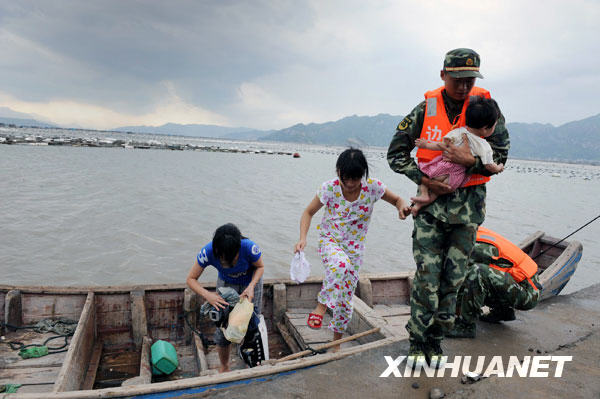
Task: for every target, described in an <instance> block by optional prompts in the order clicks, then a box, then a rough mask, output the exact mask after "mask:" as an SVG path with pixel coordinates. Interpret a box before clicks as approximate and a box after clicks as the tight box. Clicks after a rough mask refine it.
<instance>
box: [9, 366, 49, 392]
mask: <svg viewBox="0 0 600 399" xmlns="http://www.w3.org/2000/svg"><path fill="white" fill-rule="evenodd" d="M59 372H60V367H34V368H12V369H0V384H53V385H54V381H55V380H56V377H57V376H58V373H59ZM50 390H52V389H50Z"/></svg>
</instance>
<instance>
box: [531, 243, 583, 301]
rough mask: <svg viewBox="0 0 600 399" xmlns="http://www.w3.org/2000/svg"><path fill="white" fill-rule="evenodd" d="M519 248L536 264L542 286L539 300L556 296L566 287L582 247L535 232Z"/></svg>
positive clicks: (578, 259)
mask: <svg viewBox="0 0 600 399" xmlns="http://www.w3.org/2000/svg"><path fill="white" fill-rule="evenodd" d="M519 247H520V248H521V249H522V250H523V251H525V253H527V255H529V256H530V257H531V258H532V259H533V260H535V262H536V263H537V264H538V274H539V280H540V284H541V285H542V296H541V300H544V299H547V298H549V297H552V296H556V295H558V294H559V293H560V292H561V291H562V289H563V288H564V287H565V285H567V283H568V282H569V280H570V279H571V276H572V275H573V273H575V270H576V269H577V265H578V264H579V261H580V260H581V255H582V253H583V245H581V243H580V242H579V241H562V242H561V240H560V239H558V238H554V237H551V236H548V235H546V234H545V233H544V232H543V231H537V232H535V233H534V234H532V235H531V236H529V237H527V238H526V239H525V240H523V242H521V243H520V244H519Z"/></svg>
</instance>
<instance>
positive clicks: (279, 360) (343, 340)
mask: <svg viewBox="0 0 600 399" xmlns="http://www.w3.org/2000/svg"><path fill="white" fill-rule="evenodd" d="M376 332H379V327H377V328H373V329H371V330H368V331H364V332H361V333H358V334H354V335H351V336H349V337H346V338H341V339H338V340H336V341H331V342H328V343H326V344H323V345H319V346H318V347H316V348H314V350H315V351H319V350H322V349H327V348H331V347H332V346H336V345H339V344H343V343H344V342H348V341H354V340H355V339H358V338H360V337H364V336H365V335H370V334H373V333H376ZM311 353H313V351H312V350H310V349H307V350H304V351H302V352H297V353H292V354H291V355H288V356H286V357H282V358H281V359H277V360H276V361H275V363H279V362H284V361H286V360H292V359H297V358H299V357H302V356H305V355H308V354H311Z"/></svg>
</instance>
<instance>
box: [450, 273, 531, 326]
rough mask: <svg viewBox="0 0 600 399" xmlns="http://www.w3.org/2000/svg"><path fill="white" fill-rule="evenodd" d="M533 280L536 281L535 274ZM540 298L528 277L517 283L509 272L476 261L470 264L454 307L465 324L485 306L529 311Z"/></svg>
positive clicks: (471, 320) (472, 320)
mask: <svg viewBox="0 0 600 399" xmlns="http://www.w3.org/2000/svg"><path fill="white" fill-rule="evenodd" d="M532 280H533V282H534V284H535V283H537V275H535V276H533V277H532ZM539 297H540V291H539V290H536V289H534V288H533V287H532V286H531V284H530V283H529V282H528V281H527V280H523V281H522V282H520V283H517V282H516V281H515V280H514V279H513V278H512V276H511V275H510V274H508V273H504V272H502V271H500V270H496V269H494V268H492V267H489V266H488V265H485V264H482V263H475V264H473V265H471V267H469V270H468V272H467V277H466V279H465V283H464V285H463V288H462V289H461V290H460V292H459V295H458V305H457V306H458V309H459V313H460V316H461V318H462V319H463V320H464V321H465V322H467V323H474V322H475V321H477V318H478V317H479V316H480V315H481V308H482V307H483V306H484V305H485V306H489V307H491V308H497V307H505V308H507V307H511V308H515V309H518V310H529V309H533V308H534V307H535V306H536V305H537V303H538V301H539Z"/></svg>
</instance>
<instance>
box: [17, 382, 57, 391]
mask: <svg viewBox="0 0 600 399" xmlns="http://www.w3.org/2000/svg"><path fill="white" fill-rule="evenodd" d="M53 386H54V384H53V383H47V384H35V385H22V386H21V387H19V390H18V391H17V392H18V393H49V392H52V388H53Z"/></svg>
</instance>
